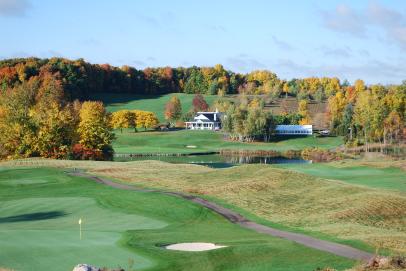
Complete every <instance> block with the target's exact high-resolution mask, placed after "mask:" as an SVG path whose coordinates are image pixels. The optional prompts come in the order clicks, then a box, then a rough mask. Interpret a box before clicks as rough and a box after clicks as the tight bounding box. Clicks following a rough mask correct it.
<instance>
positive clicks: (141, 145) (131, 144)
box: [113, 129, 342, 154]
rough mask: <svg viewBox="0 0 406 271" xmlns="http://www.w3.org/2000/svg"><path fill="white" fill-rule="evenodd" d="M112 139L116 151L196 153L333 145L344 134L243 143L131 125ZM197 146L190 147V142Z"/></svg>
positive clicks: (218, 136)
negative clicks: (135, 128)
mask: <svg viewBox="0 0 406 271" xmlns="http://www.w3.org/2000/svg"><path fill="white" fill-rule="evenodd" d="M116 137H117V139H116V140H115V141H114V142H113V148H114V150H115V152H116V153H143V154H148V153H151V154H153V153H170V154H175V153H195V152H214V151H220V150H222V149H230V150H251V151H255V150H265V151H266V150H273V151H288V150H302V149H304V148H310V147H318V148H322V149H331V148H335V147H338V146H339V145H341V144H342V138H341V137H315V136H307V137H296V138H295V137H285V138H279V139H278V140H275V141H273V142H266V143H264V142H252V143H242V142H235V141H228V140H225V139H224V135H223V133H221V132H214V131H191V130H180V131H170V132H139V133H134V132H133V131H131V129H127V130H124V132H123V133H120V131H116ZM191 145H192V146H194V148H188V147H187V146H191Z"/></svg>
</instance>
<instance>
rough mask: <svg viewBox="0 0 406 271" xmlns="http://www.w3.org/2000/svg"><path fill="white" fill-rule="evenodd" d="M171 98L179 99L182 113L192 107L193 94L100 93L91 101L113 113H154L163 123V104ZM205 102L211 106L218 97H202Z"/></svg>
mask: <svg viewBox="0 0 406 271" xmlns="http://www.w3.org/2000/svg"><path fill="white" fill-rule="evenodd" d="M173 96H178V98H179V99H180V102H181V105H182V110H183V113H187V112H188V111H189V110H190V108H191V107H192V100H193V97H194V94H185V93H172V94H165V95H155V96H146V95H133V94H117V93H100V94H94V95H93V96H92V97H91V98H92V99H93V100H100V101H102V102H103V103H104V104H105V106H106V108H107V110H108V111H109V112H115V111H118V110H122V109H130V110H132V109H139V110H146V111H151V112H154V113H155V114H156V115H157V117H158V118H159V120H160V121H165V118H164V111H165V104H166V103H167V102H168V101H169V100H170V99H171V97H173ZM204 98H205V100H206V102H207V103H208V104H209V105H211V104H213V102H214V101H215V100H217V99H218V98H219V97H218V96H217V95H204Z"/></svg>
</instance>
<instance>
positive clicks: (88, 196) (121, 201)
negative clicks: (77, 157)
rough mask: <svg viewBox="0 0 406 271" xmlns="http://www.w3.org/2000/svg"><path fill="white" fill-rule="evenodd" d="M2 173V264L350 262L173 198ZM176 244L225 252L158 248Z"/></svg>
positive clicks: (41, 174) (44, 173) (36, 172)
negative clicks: (213, 246) (211, 246)
mask: <svg viewBox="0 0 406 271" xmlns="http://www.w3.org/2000/svg"><path fill="white" fill-rule="evenodd" d="M1 173H2V174H1V175H0V198H1V206H2V208H1V210H0V246H1V248H2V253H1V254H0V266H4V267H8V268H14V269H17V270H22V271H25V270H41V269H44V268H47V267H49V266H52V269H53V270H55V271H59V270H60V271H62V270H64V271H66V270H70V269H71V268H72V267H73V266H74V265H76V264H78V263H89V264H93V265H96V266H107V267H117V266H121V267H124V268H128V262H129V260H131V261H134V267H135V268H136V270H186V269H188V270H192V269H193V270H219V269H221V270H269V269H272V270H297V266H301V268H303V270H314V269H316V268H317V267H324V266H333V267H336V268H338V269H344V268H347V267H350V266H351V265H353V264H354V261H351V260H347V259H344V258H341V257H338V256H334V255H331V254H329V253H324V252H321V251H317V250H314V249H309V248H306V247H303V246H301V245H298V244H295V243H292V242H289V241H286V240H283V239H279V238H274V237H270V236H266V235H262V234H258V233H255V232H253V231H250V230H246V229H243V228H240V227H239V226H237V225H234V224H231V223H229V222H228V221H226V220H225V219H224V218H223V217H221V216H219V215H217V214H215V213H213V212H211V211H209V210H207V209H205V208H203V207H201V206H198V205H195V204H192V203H189V202H186V201H185V200H182V199H178V198H176V197H170V196H164V195H161V194H155V193H142V192H135V191H122V190H117V189H113V188H109V187H106V186H103V185H100V184H96V183H93V182H91V181H89V180H87V179H86V178H81V177H73V176H69V175H67V174H66V173H65V172H64V171H62V170H59V169H50V168H36V169H32V168H31V169H27V168H23V169H21V168H20V169H7V170H2V171H1ZM13 181H15V182H13ZM16 188H18V189H16ZM79 218H82V219H83V238H82V240H80V239H79V228H78V224H77V223H78V219H79ZM180 242H211V243H218V244H222V245H225V246H227V247H226V248H222V249H218V250H213V251H206V252H180V251H169V250H166V249H164V248H162V247H161V246H163V245H167V244H173V243H180ZM292 255H294V256H292Z"/></svg>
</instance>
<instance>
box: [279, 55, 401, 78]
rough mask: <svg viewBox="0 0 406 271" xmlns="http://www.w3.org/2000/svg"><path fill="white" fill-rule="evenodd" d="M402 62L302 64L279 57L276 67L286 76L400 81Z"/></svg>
mask: <svg viewBox="0 0 406 271" xmlns="http://www.w3.org/2000/svg"><path fill="white" fill-rule="evenodd" d="M403 63H404V62H402V61H400V60H399V61H398V62H384V61H379V60H370V61H367V62H364V63H361V64H358V65H347V64H332V65H331V64H330V65H326V64H323V65H315V66H313V65H303V64H299V63H296V62H294V61H292V60H289V59H279V60H278V61H277V63H276V67H277V68H278V69H279V71H277V73H278V74H283V75H284V76H286V77H287V78H291V77H299V78H300V77H311V76H317V77H322V76H329V77H332V76H336V77H339V78H341V79H342V80H343V79H345V78H346V79H349V80H351V81H354V80H356V79H358V78H363V79H364V80H366V81H367V82H368V83H387V84H391V83H400V82H401V81H402V80H404V74H406V65H405V64H403Z"/></svg>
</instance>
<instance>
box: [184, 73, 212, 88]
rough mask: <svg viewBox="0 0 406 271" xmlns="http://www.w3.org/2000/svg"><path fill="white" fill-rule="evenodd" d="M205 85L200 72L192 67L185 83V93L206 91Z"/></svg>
mask: <svg viewBox="0 0 406 271" xmlns="http://www.w3.org/2000/svg"><path fill="white" fill-rule="evenodd" d="M207 89H208V87H207V85H206V83H205V81H204V77H203V75H202V73H201V72H200V71H199V70H198V69H193V70H192V73H191V74H190V76H189V78H188V79H187V81H186V84H185V93H206V92H207Z"/></svg>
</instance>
